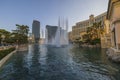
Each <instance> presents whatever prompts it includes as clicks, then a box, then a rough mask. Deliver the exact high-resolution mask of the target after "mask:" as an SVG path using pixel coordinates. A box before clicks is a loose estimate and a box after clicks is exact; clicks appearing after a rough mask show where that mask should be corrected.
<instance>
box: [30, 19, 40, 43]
mask: <svg viewBox="0 0 120 80" xmlns="http://www.w3.org/2000/svg"><path fill="white" fill-rule="evenodd" d="M32 34H33V35H34V40H35V42H39V40H40V22H39V21H37V20H33V23H32Z"/></svg>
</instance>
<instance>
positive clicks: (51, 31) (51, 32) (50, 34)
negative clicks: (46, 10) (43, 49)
mask: <svg viewBox="0 0 120 80" xmlns="http://www.w3.org/2000/svg"><path fill="white" fill-rule="evenodd" d="M57 28H58V26H50V25H46V30H47V36H46V38H47V43H48V44H49V43H51V42H52V39H54V38H55V35H56V31H57Z"/></svg>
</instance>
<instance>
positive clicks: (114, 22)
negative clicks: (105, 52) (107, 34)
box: [107, 0, 120, 52]
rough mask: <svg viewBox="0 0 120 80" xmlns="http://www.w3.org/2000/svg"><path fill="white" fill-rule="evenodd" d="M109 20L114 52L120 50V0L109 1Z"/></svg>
mask: <svg viewBox="0 0 120 80" xmlns="http://www.w3.org/2000/svg"><path fill="white" fill-rule="evenodd" d="M107 18H108V20H109V22H110V31H111V44H112V48H111V49H113V50H114V51H116V52H117V51H118V52H119V50H120V0H109V4H108V12H107Z"/></svg>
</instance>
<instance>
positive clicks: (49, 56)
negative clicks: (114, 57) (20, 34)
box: [0, 45, 120, 80]
mask: <svg viewBox="0 0 120 80" xmlns="http://www.w3.org/2000/svg"><path fill="white" fill-rule="evenodd" d="M105 52H106V50H105V49H99V48H94V49H90V48H77V47H75V46H72V45H69V46H64V47H61V48H56V47H51V46H46V45H29V50H28V51H23V52H17V53H15V54H14V55H13V56H12V57H11V58H10V59H9V60H8V61H7V62H6V64H5V65H4V66H3V67H2V68H1V69H0V80H120V65H119V64H116V63H112V62H110V61H109V60H108V59H107V57H106V55H105Z"/></svg>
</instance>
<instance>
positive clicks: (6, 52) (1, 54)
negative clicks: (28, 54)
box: [0, 47, 15, 60]
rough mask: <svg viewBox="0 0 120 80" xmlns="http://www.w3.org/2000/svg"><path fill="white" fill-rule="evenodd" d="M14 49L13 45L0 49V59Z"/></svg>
mask: <svg viewBox="0 0 120 80" xmlns="http://www.w3.org/2000/svg"><path fill="white" fill-rule="evenodd" d="M14 50H15V47H12V48H9V49H6V50H1V51H0V60H1V59H2V58H4V57H5V56H6V55H8V54H9V53H11V52H12V51H14Z"/></svg>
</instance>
